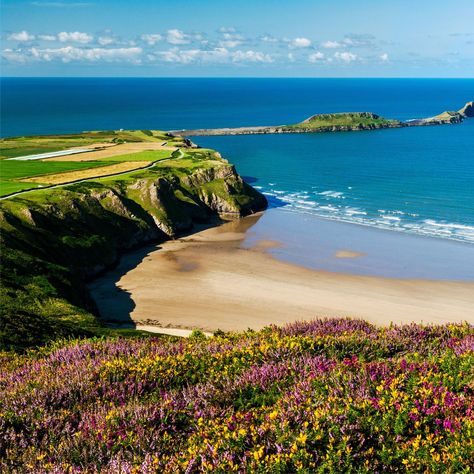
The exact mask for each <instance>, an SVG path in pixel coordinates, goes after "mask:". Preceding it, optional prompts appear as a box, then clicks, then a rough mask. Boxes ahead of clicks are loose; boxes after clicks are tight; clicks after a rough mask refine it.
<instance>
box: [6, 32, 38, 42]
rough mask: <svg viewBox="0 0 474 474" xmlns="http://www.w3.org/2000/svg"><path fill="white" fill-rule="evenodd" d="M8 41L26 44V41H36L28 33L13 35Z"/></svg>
mask: <svg viewBox="0 0 474 474" xmlns="http://www.w3.org/2000/svg"><path fill="white" fill-rule="evenodd" d="M7 39H8V40H10V41H20V42H25V41H32V40H34V39H35V36H34V35H30V34H29V33H28V31H25V30H23V31H19V32H18V33H12V34H11V35H9V36H8V37H7Z"/></svg>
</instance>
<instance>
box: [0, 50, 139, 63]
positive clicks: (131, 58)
mask: <svg viewBox="0 0 474 474" xmlns="http://www.w3.org/2000/svg"><path fill="white" fill-rule="evenodd" d="M3 54H4V57H5V58H6V59H8V60H10V61H17V62H27V61H46V62H50V61H62V62H64V63H69V62H72V61H89V62H98V61H105V62H117V61H122V62H124V61H125V62H133V63H139V62H140V55H141V54H142V49H141V48H109V49H107V48H78V47H75V46H64V47H62V48H36V47H34V48H29V49H18V50H16V51H14V50H4V51H3Z"/></svg>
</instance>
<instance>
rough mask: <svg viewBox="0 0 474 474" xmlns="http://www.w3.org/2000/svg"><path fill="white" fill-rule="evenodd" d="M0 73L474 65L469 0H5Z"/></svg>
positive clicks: (420, 70) (308, 71) (332, 70)
mask: <svg viewBox="0 0 474 474" xmlns="http://www.w3.org/2000/svg"><path fill="white" fill-rule="evenodd" d="M1 8H2V18H3V21H2V33H1V38H2V41H1V54H2V71H3V75H6V76H7V75H8V76H263V77H264V76H301V77H474V28H473V26H472V25H473V24H474V0H449V1H448V0H343V1H341V0H339V1H337V0H332V1H329V0H312V1H310V0H294V1H288V0H286V1H280V0H252V1H248V0H233V1H228V0H219V1H218V0H196V1H191V0H168V1H162V0H135V1H132V0H114V1H111V0H76V1H74V0H49V1H47V0H36V1H27V0H3V1H2V7H1Z"/></svg>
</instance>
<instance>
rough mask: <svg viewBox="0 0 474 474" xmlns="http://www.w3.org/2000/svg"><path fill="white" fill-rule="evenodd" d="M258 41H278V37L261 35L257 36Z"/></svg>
mask: <svg viewBox="0 0 474 474" xmlns="http://www.w3.org/2000/svg"><path fill="white" fill-rule="evenodd" d="M258 39H259V40H260V41H263V42H264V43H278V41H279V39H278V38H275V37H274V36H272V35H262V36H259V38H258Z"/></svg>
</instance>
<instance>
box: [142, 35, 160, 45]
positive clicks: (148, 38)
mask: <svg viewBox="0 0 474 474" xmlns="http://www.w3.org/2000/svg"><path fill="white" fill-rule="evenodd" d="M140 39H142V40H143V41H145V42H146V43H148V44H149V45H150V46H153V45H155V44H156V43H158V42H159V41H161V40H162V39H163V36H162V35H160V34H159V33H152V34H146V35H141V36H140Z"/></svg>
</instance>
